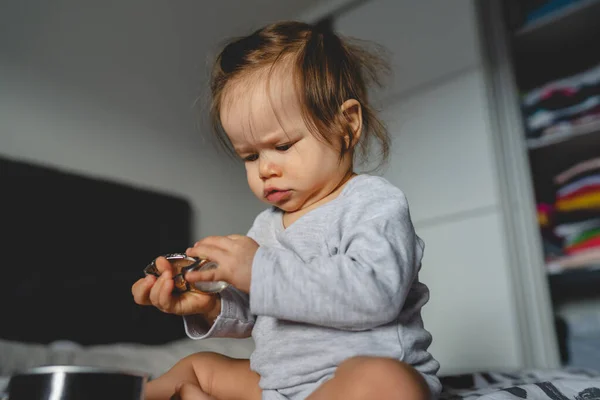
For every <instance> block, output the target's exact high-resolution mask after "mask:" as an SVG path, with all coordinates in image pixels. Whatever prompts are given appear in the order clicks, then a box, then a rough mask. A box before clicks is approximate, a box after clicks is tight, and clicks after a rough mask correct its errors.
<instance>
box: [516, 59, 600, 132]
mask: <svg viewBox="0 0 600 400" xmlns="http://www.w3.org/2000/svg"><path fill="white" fill-rule="evenodd" d="M522 108H523V115H524V117H525V125H526V134H527V138H528V139H533V140H536V139H537V140H544V139H547V138H548V137H553V136H561V135H569V134H571V133H574V132H575V131H576V130H577V129H579V128H581V127H584V126H586V125H591V124H600V65H597V66H594V67H592V68H590V69H588V70H585V71H583V72H580V73H578V74H575V75H572V76H569V77H566V78H563V79H560V80H555V81H552V82H549V83H546V84H544V85H543V86H541V87H538V88H535V89H533V90H531V91H529V92H527V93H525V94H524V95H523V97H522Z"/></svg>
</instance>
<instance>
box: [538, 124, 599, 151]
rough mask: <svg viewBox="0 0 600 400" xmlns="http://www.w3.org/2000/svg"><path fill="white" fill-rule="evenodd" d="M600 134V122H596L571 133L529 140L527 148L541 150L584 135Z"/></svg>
mask: <svg viewBox="0 0 600 400" xmlns="http://www.w3.org/2000/svg"><path fill="white" fill-rule="evenodd" d="M598 133H600V121H594V122H591V123H589V124H585V125H580V126H577V127H575V128H573V129H571V131H570V132H565V133H557V134H553V135H549V136H543V137H540V138H536V139H527V147H528V148H529V149H530V150H535V149H539V148H542V147H546V146H552V145H554V144H558V143H561V142H565V141H568V140H571V139H573V138H577V137H578V136H582V135H593V134H598Z"/></svg>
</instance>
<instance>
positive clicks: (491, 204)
mask: <svg viewBox="0 0 600 400" xmlns="http://www.w3.org/2000/svg"><path fill="white" fill-rule="evenodd" d="M336 28H337V29H338V30H339V31H340V32H341V33H343V34H346V35H349V36H355V37H358V38H361V39H367V40H373V41H375V42H378V43H380V44H382V45H384V46H385V47H387V48H388V50H390V51H391V52H392V54H393V57H392V64H393V68H394V79H393V81H392V82H391V83H390V84H389V85H388V86H387V87H386V88H385V89H384V90H383V91H381V92H380V93H378V94H377V97H376V99H377V101H378V102H379V103H380V104H381V106H382V107H383V109H384V114H383V116H384V119H385V121H386V122H387V123H388V127H389V129H390V133H391V134H392V136H393V151H392V153H393V154H392V156H391V160H390V164H389V166H388V168H387V170H386V171H385V173H384V175H385V176H386V177H387V178H388V179H389V180H390V181H392V182H393V183H395V184H396V185H398V186H399V187H400V188H401V189H403V190H404V192H405V193H406V194H407V196H408V200H409V203H410V204H411V210H412V211H411V212H412V217H413V220H414V222H415V226H416V229H417V233H418V234H419V235H420V236H421V237H422V238H423V239H424V241H425V247H426V249H425V257H424V265H423V270H422V274H421V279H422V280H423V281H424V282H425V283H426V284H427V285H428V286H429V288H430V289H431V300H430V303H429V304H428V305H426V306H425V308H424V311H423V315H424V319H425V324H426V327H427V328H428V329H429V330H430V331H431V332H432V334H433V337H434V342H433V344H432V347H431V351H432V353H433V354H434V356H435V357H436V358H438V360H439V361H440V363H441V365H442V370H441V372H442V373H443V374H448V373H459V372H468V371H475V370H486V369H490V368H491V369H512V368H519V367H521V366H522V360H521V356H520V341H519V327H518V325H517V319H516V313H515V306H516V305H515V304H514V302H513V292H512V288H511V286H510V275H509V273H510V268H509V265H508V261H507V257H506V251H507V244H506V243H505V232H504V228H503V223H502V218H503V216H502V210H501V208H500V203H499V202H500V197H499V194H498V175H497V171H496V167H495V165H496V164H495V159H494V150H493V148H492V140H491V139H492V137H491V135H492V133H491V130H490V126H489V114H488V113H489V112H490V111H489V110H488V108H487V104H486V94H485V81H484V79H485V78H484V75H483V65H482V56H481V54H480V51H479V40H478V31H477V20H476V15H475V10H474V6H473V1H472V0H458V1H452V2H450V1H446V0H420V1H412V0H371V1H368V2H366V3H364V4H363V5H361V6H359V7H357V8H355V9H353V10H352V11H350V12H348V13H344V14H341V15H340V16H339V19H338V20H337V25H336Z"/></svg>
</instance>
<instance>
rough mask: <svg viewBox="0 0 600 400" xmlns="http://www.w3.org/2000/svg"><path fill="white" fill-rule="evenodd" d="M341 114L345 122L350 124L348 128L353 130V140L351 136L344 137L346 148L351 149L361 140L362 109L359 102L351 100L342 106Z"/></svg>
mask: <svg viewBox="0 0 600 400" xmlns="http://www.w3.org/2000/svg"><path fill="white" fill-rule="evenodd" d="M341 112H342V115H343V117H344V118H345V120H346V121H347V122H348V126H349V127H350V129H351V130H352V138H350V135H349V134H345V135H344V140H345V141H346V147H347V148H348V149H351V148H353V147H354V146H355V145H356V143H358V139H359V138H360V134H361V132H362V109H361V106H360V103H359V102H358V100H355V99H349V100H346V101H345V102H344V103H343V104H342V106H341ZM350 139H352V140H350ZM351 142H352V143H351Z"/></svg>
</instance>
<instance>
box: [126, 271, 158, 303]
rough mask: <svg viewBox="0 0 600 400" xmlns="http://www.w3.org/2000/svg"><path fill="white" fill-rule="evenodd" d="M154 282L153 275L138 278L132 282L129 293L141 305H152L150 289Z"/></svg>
mask: <svg viewBox="0 0 600 400" xmlns="http://www.w3.org/2000/svg"><path fill="white" fill-rule="evenodd" d="M154 282H156V278H155V277H153V276H147V277H145V278H142V279H139V280H138V281H137V282H135V283H134V284H133V286H131V294H132V295H133V300H134V301H135V302H136V303H137V304H139V305H141V306H149V305H152V302H151V301H150V291H151V289H152V286H153V285H154Z"/></svg>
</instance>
